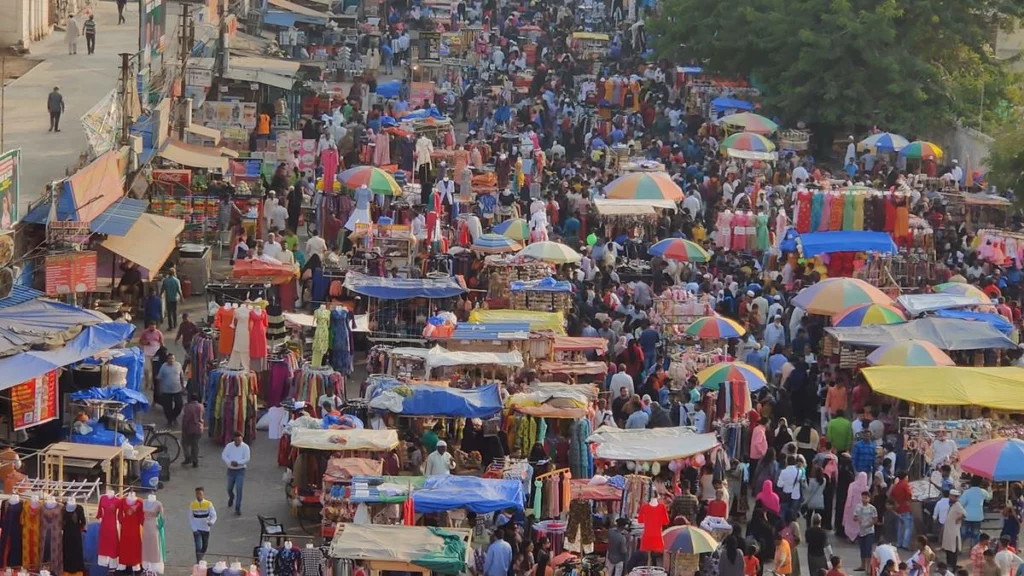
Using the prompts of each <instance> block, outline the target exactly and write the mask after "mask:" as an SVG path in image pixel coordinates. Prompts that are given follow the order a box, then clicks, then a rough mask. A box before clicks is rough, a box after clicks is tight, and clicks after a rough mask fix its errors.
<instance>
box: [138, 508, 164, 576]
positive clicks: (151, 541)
mask: <svg viewBox="0 0 1024 576" xmlns="http://www.w3.org/2000/svg"><path fill="white" fill-rule="evenodd" d="M142 510H143V514H144V515H145V521H144V522H143V524H142V569H143V570H149V571H152V572H156V573H157V574H163V573H164V548H163V544H162V543H161V542H160V528H159V526H158V523H159V520H160V515H161V514H163V513H164V507H163V504H161V503H160V502H159V501H157V502H150V501H148V500H147V501H145V502H143V503H142Z"/></svg>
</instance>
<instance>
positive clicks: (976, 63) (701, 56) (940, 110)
mask: <svg viewBox="0 0 1024 576" xmlns="http://www.w3.org/2000/svg"><path fill="white" fill-rule="evenodd" d="M661 10H662V17H660V18H657V19H652V21H651V22H650V24H649V26H650V28H651V29H652V31H653V32H654V33H655V36H656V38H657V46H656V47H657V49H658V51H659V54H660V55H661V56H664V57H671V58H672V59H673V60H674V61H682V62H692V63H694V64H698V65H700V66H702V67H703V68H704V69H705V71H706V72H709V73H712V74H718V75H722V76H726V77H734V78H735V77H738V78H749V79H751V80H752V81H753V82H754V83H756V85H757V86H758V87H760V88H761V89H762V102H763V104H764V110H765V113H766V114H767V115H769V116H777V117H779V118H780V119H781V120H782V122H783V123H784V124H786V125H794V124H796V123H797V122H799V121H803V122H805V123H806V124H807V125H808V126H809V127H810V128H811V129H812V130H814V131H815V134H816V136H817V137H818V139H819V141H821V140H823V139H826V138H827V139H828V141H829V142H830V141H831V137H832V135H833V134H837V133H838V134H842V133H845V132H848V131H858V132H860V131H862V130H864V129H866V128H868V127H871V126H879V127H884V128H885V129H886V130H890V131H895V132H900V133H903V134H905V135H907V136H913V135H917V134H926V133H928V131H929V129H931V128H933V127H936V126H947V125H948V124H949V122H950V121H952V120H957V119H964V120H965V122H966V123H969V124H970V123H971V122H973V121H974V120H976V119H978V117H979V111H982V110H983V109H984V108H986V107H990V108H992V109H996V108H997V106H996V104H997V103H999V102H1004V101H1009V102H1011V103H1012V104H1015V103H1017V102H1020V101H1021V99H1020V91H1019V89H1017V88H1016V87H1015V86H1014V84H1015V80H1016V77H1015V76H1014V75H1013V74H1011V73H1010V72H1009V71H1008V70H1007V68H1006V66H1005V63H1004V62H1000V61H997V60H996V59H995V58H994V55H993V50H992V47H991V46H990V44H989V43H990V41H991V39H992V38H994V37H995V30H996V29H997V27H1000V26H1001V27H1009V26H1012V24H1011V23H1012V22H1014V21H1015V18H1016V17H1019V16H1021V15H1022V14H1024V2H1017V1H1013V0H959V1H956V2H950V1H943V0H731V1H729V2H722V1H721V0H664V3H663V4H662V6H661ZM982 102H985V103H986V104H984V105H983V104H982ZM1003 113H1004V114H1005V110H1004V111H1003ZM983 116H984V117H983V121H984V120H985V119H990V118H994V114H992V113H983Z"/></svg>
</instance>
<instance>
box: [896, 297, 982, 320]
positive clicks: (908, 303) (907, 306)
mask: <svg viewBox="0 0 1024 576" xmlns="http://www.w3.org/2000/svg"><path fill="white" fill-rule="evenodd" d="M896 303H897V304H899V305H900V306H902V307H903V309H904V310H906V311H907V312H908V313H909V314H910V315H911V316H917V315H918V314H922V313H924V312H933V311H935V310H949V309H952V308H968V307H971V306H977V305H978V301H977V299H975V298H974V297H971V296H960V295H957V294H904V295H902V296H898V297H897V298H896Z"/></svg>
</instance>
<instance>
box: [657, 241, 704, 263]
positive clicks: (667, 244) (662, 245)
mask: <svg viewBox="0 0 1024 576" xmlns="http://www.w3.org/2000/svg"><path fill="white" fill-rule="evenodd" d="M647 253H648V254H650V255H651V256H660V257H662V258H664V259H666V260H677V261H679V262H707V261H708V260H710V259H711V255H710V254H708V252H707V250H705V249H703V248H701V246H700V244H697V243H696V242H691V241H690V240H686V239H684V238H666V239H665V240H661V241H660V242H657V243H656V244H654V245H653V246H651V247H650V248H648V249H647Z"/></svg>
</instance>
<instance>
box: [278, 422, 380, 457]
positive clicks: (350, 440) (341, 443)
mask: <svg viewBox="0 0 1024 576" xmlns="http://www.w3.org/2000/svg"><path fill="white" fill-rule="evenodd" d="M396 446H398V432H396V431H394V430H367V429H359V430H310V429H307V428H293V429H292V447H293V448H306V449H309V450H323V451H334V450H341V451H343V450H373V451H377V452H384V451H386V450H390V449H392V448H394V447H396Z"/></svg>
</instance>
